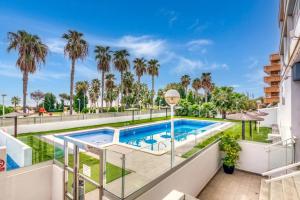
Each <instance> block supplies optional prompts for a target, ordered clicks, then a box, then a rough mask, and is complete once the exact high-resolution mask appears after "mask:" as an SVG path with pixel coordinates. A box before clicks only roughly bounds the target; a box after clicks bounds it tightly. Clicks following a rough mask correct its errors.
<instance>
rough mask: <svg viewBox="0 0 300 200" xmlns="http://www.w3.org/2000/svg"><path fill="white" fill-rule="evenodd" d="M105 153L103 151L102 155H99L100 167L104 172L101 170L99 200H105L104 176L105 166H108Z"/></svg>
mask: <svg viewBox="0 0 300 200" xmlns="http://www.w3.org/2000/svg"><path fill="white" fill-rule="evenodd" d="M104 157H105V156H104V153H103V150H102V151H100V155H99V162H100V163H99V167H102V170H101V169H100V173H99V200H102V198H103V184H104V183H103V180H104V175H105V167H106V166H105V165H106V161H104V159H105V158H104Z"/></svg>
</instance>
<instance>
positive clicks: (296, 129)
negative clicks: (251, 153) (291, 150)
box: [278, 0, 300, 161]
mask: <svg viewBox="0 0 300 200" xmlns="http://www.w3.org/2000/svg"><path fill="white" fill-rule="evenodd" d="M299 17H300V0H281V1H280V8H279V27H280V34H281V35H280V47H279V54H280V57H281V77H282V78H281V81H280V99H279V104H278V126H279V130H280V134H281V136H282V138H283V139H285V138H289V137H291V136H295V137H297V138H298V140H297V143H296V159H297V160H298V161H299V160H300V38H299V37H300V20H299Z"/></svg>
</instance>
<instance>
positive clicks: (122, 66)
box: [113, 49, 130, 104]
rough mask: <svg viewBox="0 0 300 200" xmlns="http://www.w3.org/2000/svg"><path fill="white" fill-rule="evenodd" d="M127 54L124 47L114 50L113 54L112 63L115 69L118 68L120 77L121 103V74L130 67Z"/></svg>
mask: <svg viewBox="0 0 300 200" xmlns="http://www.w3.org/2000/svg"><path fill="white" fill-rule="evenodd" d="M128 56H129V53H128V51H127V50H126V49H123V50H119V51H115V52H114V54H113V63H114V65H115V68H116V70H118V71H119V72H120V74H121V79H120V81H121V83H120V91H121V104H122V98H123V74H124V72H126V71H128V70H129V68H130V64H129V60H128Z"/></svg>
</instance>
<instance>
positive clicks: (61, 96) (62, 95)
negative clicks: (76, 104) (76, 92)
mask: <svg viewBox="0 0 300 200" xmlns="http://www.w3.org/2000/svg"><path fill="white" fill-rule="evenodd" d="M59 97H60V99H61V100H63V102H66V101H70V95H68V94H67V93H61V94H59ZM63 107H65V105H64V104H63Z"/></svg>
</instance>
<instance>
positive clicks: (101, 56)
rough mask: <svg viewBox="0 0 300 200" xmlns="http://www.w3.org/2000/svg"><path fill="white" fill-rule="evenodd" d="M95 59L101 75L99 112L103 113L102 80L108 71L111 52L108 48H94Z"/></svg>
mask: <svg viewBox="0 0 300 200" xmlns="http://www.w3.org/2000/svg"><path fill="white" fill-rule="evenodd" d="M94 52H95V54H96V56H95V59H96V61H97V68H98V70H99V71H100V72H101V73H102V78H101V81H102V84H101V87H102V88H101V111H102V112H103V100H104V81H105V80H104V79H105V73H107V72H109V71H110V61H111V51H110V50H109V47H104V46H96V47H95V51H94Z"/></svg>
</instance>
